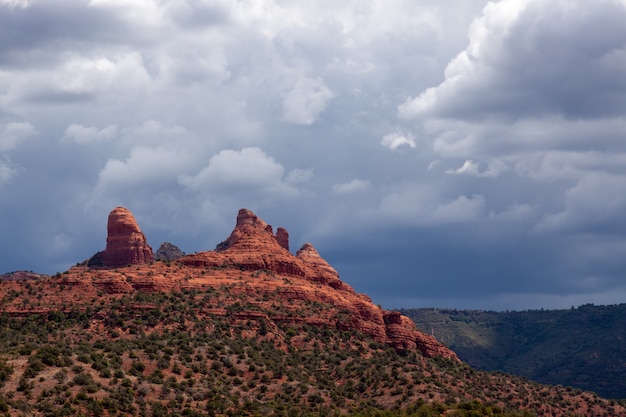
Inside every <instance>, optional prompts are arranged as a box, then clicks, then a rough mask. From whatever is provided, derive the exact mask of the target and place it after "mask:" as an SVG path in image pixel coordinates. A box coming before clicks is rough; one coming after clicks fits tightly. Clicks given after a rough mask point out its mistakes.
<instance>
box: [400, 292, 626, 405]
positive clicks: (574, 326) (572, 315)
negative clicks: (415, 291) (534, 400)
mask: <svg viewBox="0 0 626 417" xmlns="http://www.w3.org/2000/svg"><path fill="white" fill-rule="evenodd" d="M402 313H403V314H405V315H407V316H409V317H411V318H412V319H413V320H414V321H415V323H416V324H417V325H418V328H420V329H421V330H422V331H426V332H429V333H431V334H434V335H435V336H436V337H437V338H438V339H439V340H441V341H443V342H445V343H446V344H447V345H448V346H450V348H452V349H453V350H454V351H455V352H456V353H457V354H458V355H459V356H460V357H461V359H463V360H464V361H466V362H467V363H468V364H470V365H471V366H474V367H476V368H478V369H484V370H499V371H503V372H509V373H512V374H515V375H520V376H523V377H526V378H530V379H532V380H534V381H539V382H543V383H546V384H555V385H557V384H560V385H565V386H573V387H577V388H581V389H585V390H591V391H595V392H597V393H598V394H600V395H602V396H604V397H608V398H626V379H625V378H624V375H626V344H625V343H624V340H625V338H626V304H618V305H610V306H594V305H591V304H587V305H583V306H580V307H578V308H571V309H567V310H528V311H511V312H494V311H464V310H448V309H411V310H402Z"/></svg>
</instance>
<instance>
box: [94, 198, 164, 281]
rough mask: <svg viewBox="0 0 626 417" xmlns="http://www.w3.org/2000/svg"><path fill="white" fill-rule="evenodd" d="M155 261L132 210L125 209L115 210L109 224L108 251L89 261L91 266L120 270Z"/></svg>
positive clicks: (99, 253)
mask: <svg viewBox="0 0 626 417" xmlns="http://www.w3.org/2000/svg"><path fill="white" fill-rule="evenodd" d="M153 260H154V254H153V252H152V248H151V247H150V245H149V244H148V241H147V240H146V236H145V235H144V234H143V232H142V231H141V230H140V229H139V225H137V221H136V220H135V217H134V216H133V214H132V213H131V212H130V210H128V209H127V208H125V207H116V208H115V209H113V210H112V211H111V212H110V213H109V219H108V222H107V245H106V249H105V250H103V251H102V252H98V253H97V254H96V255H94V257H92V258H91V259H90V260H89V265H90V266H96V267H98V266H99V267H104V268H119V267H122V266H126V265H139V264H145V263H150V262H152V261H153Z"/></svg>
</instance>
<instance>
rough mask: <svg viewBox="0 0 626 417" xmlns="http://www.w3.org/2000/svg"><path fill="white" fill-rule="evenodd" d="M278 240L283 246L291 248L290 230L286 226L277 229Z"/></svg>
mask: <svg viewBox="0 0 626 417" xmlns="http://www.w3.org/2000/svg"><path fill="white" fill-rule="evenodd" d="M276 240H277V241H278V244H279V245H280V246H282V247H283V248H285V249H287V250H289V232H287V229H285V228H284V227H279V228H278V229H276Z"/></svg>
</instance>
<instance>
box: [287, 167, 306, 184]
mask: <svg viewBox="0 0 626 417" xmlns="http://www.w3.org/2000/svg"><path fill="white" fill-rule="evenodd" d="M312 177H313V170H312V169H300V168H296V169H292V170H291V171H289V173H288V174H287V178H286V179H285V181H286V182H287V183H289V184H300V183H303V182H306V181H309V180H310V179H311V178H312Z"/></svg>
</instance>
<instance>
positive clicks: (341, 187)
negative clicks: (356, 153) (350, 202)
mask: <svg viewBox="0 0 626 417" xmlns="http://www.w3.org/2000/svg"><path fill="white" fill-rule="evenodd" d="M369 186H370V182H369V181H366V180H361V179H358V178H355V179H353V180H352V181H350V182H345V183H342V184H335V185H333V188H332V192H333V193H334V194H352V193H358V192H360V191H364V190H366V189H367V188H369Z"/></svg>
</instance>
